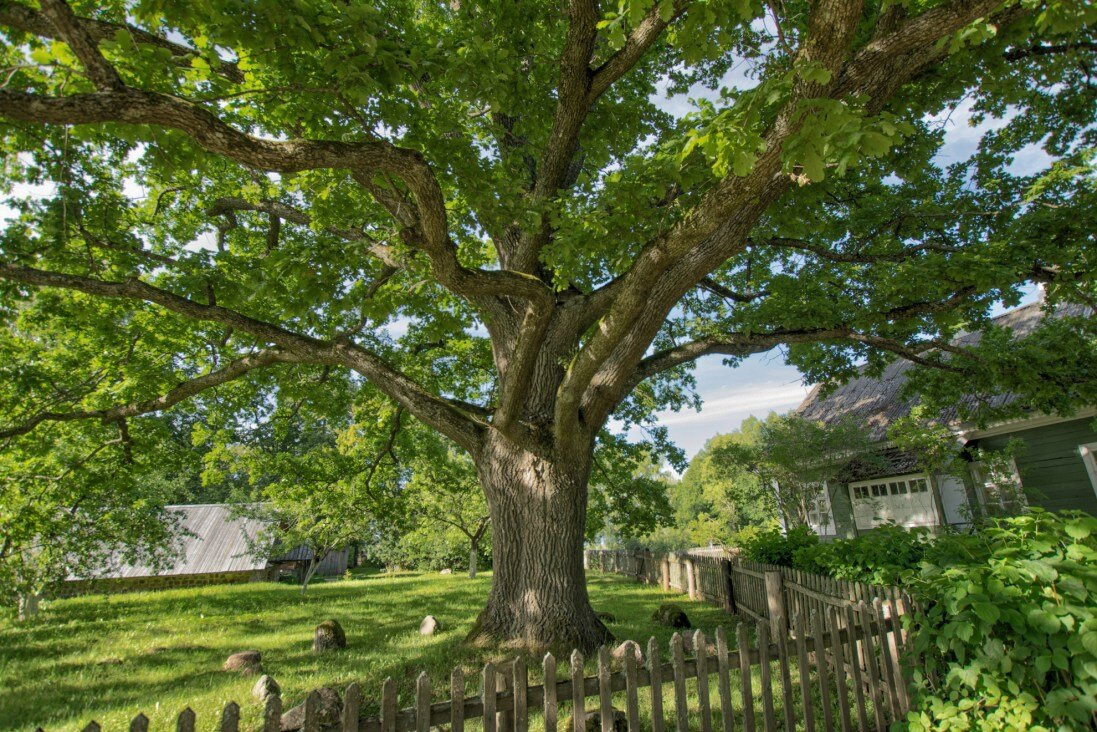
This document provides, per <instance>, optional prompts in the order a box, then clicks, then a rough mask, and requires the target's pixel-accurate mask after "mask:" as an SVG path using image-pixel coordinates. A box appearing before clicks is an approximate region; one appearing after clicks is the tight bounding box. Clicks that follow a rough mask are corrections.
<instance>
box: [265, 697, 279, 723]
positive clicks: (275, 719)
mask: <svg viewBox="0 0 1097 732" xmlns="http://www.w3.org/2000/svg"><path fill="white" fill-rule="evenodd" d="M281 730H282V697H280V696H279V695H276V694H272V695H270V696H269V697H267V702H265V703H264V705H263V732H281Z"/></svg>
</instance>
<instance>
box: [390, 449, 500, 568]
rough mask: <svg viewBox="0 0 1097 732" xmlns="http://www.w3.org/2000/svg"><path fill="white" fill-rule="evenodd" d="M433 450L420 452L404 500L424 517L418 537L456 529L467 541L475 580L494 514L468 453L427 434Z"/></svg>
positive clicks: (417, 531)
mask: <svg viewBox="0 0 1097 732" xmlns="http://www.w3.org/2000/svg"><path fill="white" fill-rule="evenodd" d="M424 439H425V440H430V442H432V443H433V444H432V445H431V447H432V449H430V450H429V451H424V452H423V453H422V454H421V455H419V456H418V457H417V459H416V461H415V463H414V465H413V466H412V475H411V479H410V480H409V481H408V483H407V488H406V493H405V496H404V499H405V500H406V501H407V502H408V505H409V507H410V512H411V514H412V516H413V518H419V519H423V520H424V521H425V522H426V523H425V525H422V526H419V527H417V529H416V531H415V533H416V534H419V535H420V537H419V538H423V535H426V538H427V539H428V540H430V539H432V537H434V536H436V535H437V534H438V532H439V531H443V532H444V531H447V530H453V531H456V532H458V533H459V534H460V535H461V536H463V537H464V538H465V539H466V540H467V541H468V574H469V578H470V579H475V577H476V572H477V568H478V564H479V557H480V551H481V549H482V547H483V545H484V543H485V542H486V543H488V544H490V542H491V534H490V531H489V529H490V527H491V513H490V512H489V511H488V506H487V501H486V500H484V492H483V491H482V490H481V489H480V484H479V482H478V481H477V479H476V467H475V466H474V465H473V464H472V460H470V459H469V458H468V456H467V455H463V454H461V453H459V452H457V451H456V450H454V449H452V448H450V447H448V446H447V445H445V444H443V443H442V442H441V441H440V440H438V439H436V438H433V439H432V437H431V436H429V435H424Z"/></svg>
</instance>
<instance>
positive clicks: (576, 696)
mask: <svg viewBox="0 0 1097 732" xmlns="http://www.w3.org/2000/svg"><path fill="white" fill-rule="evenodd" d="M586 718H587V704H586V696H585V692H584V691H583V654H582V653H580V652H579V651H578V650H575V651H572V652H571V720H572V729H573V730H574V732H585V730H586V728H587V725H586Z"/></svg>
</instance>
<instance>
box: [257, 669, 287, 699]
mask: <svg viewBox="0 0 1097 732" xmlns="http://www.w3.org/2000/svg"><path fill="white" fill-rule="evenodd" d="M281 693H282V687H280V686H278V682H277V681H275V680H274V677H273V676H269V675H267V674H263V675H262V676H260V677H259V678H258V679H257V680H256V681H255V686H253V687H251V695H252V696H253V697H255V700H256V701H258V702H259V703H260V704H263V703H265V702H266V701H267V698H268V697H272V696H278V695H280V694H281Z"/></svg>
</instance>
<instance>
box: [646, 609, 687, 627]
mask: <svg viewBox="0 0 1097 732" xmlns="http://www.w3.org/2000/svg"><path fill="white" fill-rule="evenodd" d="M651 619H652V620H654V621H655V622H657V623H659V624H660V625H665V626H667V627H668V628H692V627H693V626H692V625H691V624H690V622H689V617H688V616H687V615H686V613H685V611H684V610H682V608H680V607H678V606H677V605H675V604H673V603H667V604H665V605H660V606H659V607H658V608H656V610H655V612H654V613H652V615H651Z"/></svg>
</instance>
